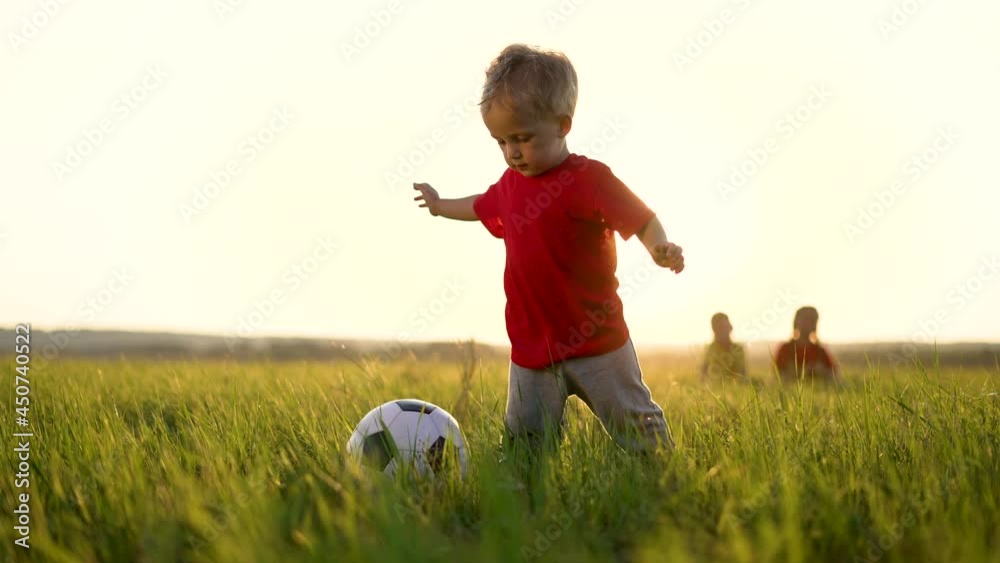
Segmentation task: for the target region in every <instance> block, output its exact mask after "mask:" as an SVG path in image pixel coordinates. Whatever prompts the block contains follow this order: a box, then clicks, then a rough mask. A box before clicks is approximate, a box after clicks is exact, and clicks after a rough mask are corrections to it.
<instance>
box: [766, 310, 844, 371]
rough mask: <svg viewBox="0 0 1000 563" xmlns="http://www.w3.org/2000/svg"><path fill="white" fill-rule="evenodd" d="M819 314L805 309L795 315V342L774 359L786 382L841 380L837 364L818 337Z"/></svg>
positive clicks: (793, 326)
mask: <svg viewBox="0 0 1000 563" xmlns="http://www.w3.org/2000/svg"><path fill="white" fill-rule="evenodd" d="M818 324H819V312H818V311H817V310H816V308H815V307H802V308H801V309H799V310H798V311H795V320H794V321H793V323H792V329H793V330H792V339H791V340H789V341H788V342H785V343H784V344H782V345H781V346H780V347H778V352H777V354H775V357H774V364H775V367H777V368H778V373H779V374H780V375H781V379H783V380H784V381H796V380H798V379H800V378H803V379H820V380H826V381H836V380H837V379H838V378H839V374H838V367H837V363H836V362H835V361H834V360H833V356H831V355H830V353H829V352H828V351H827V350H826V348H824V347H823V346H822V345H821V344H820V343H819V339H818V338H817V336H816V326H817V325H818Z"/></svg>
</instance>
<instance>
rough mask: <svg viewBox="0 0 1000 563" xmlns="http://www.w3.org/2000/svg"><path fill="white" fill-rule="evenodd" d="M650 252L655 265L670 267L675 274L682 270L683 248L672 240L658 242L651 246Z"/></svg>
mask: <svg viewBox="0 0 1000 563" xmlns="http://www.w3.org/2000/svg"><path fill="white" fill-rule="evenodd" d="M651 250H652V252H650V254H652V255H653V261H654V262H656V265H657V266H660V267H663V268H670V269H671V270H672V271H673V272H674V273H675V274H679V273H681V272H682V271H684V249H682V248H681V247H679V246H677V245H676V244H674V243H672V242H666V243H659V244H656V245H654V246H653V248H652V249H651Z"/></svg>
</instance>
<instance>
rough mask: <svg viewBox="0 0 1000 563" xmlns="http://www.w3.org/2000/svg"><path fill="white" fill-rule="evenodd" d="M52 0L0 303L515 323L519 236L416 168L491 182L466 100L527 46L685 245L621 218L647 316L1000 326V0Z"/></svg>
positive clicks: (457, 185)
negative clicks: (461, 215)
mask: <svg viewBox="0 0 1000 563" xmlns="http://www.w3.org/2000/svg"><path fill="white" fill-rule="evenodd" d="M230 4H236V5H235V6H231V5H230ZM45 6H48V4H46V3H45V2H36V1H31V0H9V1H7V2H4V3H3V6H2V8H0V14H2V16H3V17H2V18H0V21H2V27H0V31H2V32H3V34H4V43H3V45H2V47H0V76H2V81H0V108H2V112H0V144H2V150H0V268H2V276H0V326H10V325H13V324H15V323H20V322H31V323H33V324H34V326H35V327H36V328H38V329H60V328H67V327H81V328H94V329H99V328H114V329H143V330H167V331H178V332H205V333H214V334H234V333H237V332H242V333H243V334H254V335H310V336H319V335H322V336H330V337H361V338H401V339H403V340H436V339H454V338H477V339H479V340H483V341H487V342H492V343H506V342H507V340H506V332H505V328H504V317H503V309H504V295H503V282H502V273H503V267H504V249H503V244H502V242H501V241H499V240H497V239H494V238H493V237H492V236H490V235H489V234H488V233H487V231H486V230H485V229H484V228H483V227H482V226H481V225H480V224H478V223H460V222H453V221H448V220H446V219H441V218H432V217H430V216H429V215H428V214H427V213H426V211H425V210H421V209H418V208H417V207H416V204H415V203H414V202H413V201H412V197H413V191H412V189H411V187H410V184H411V183H412V182H414V181H420V182H428V183H430V184H431V185H433V186H434V187H436V188H437V189H438V191H439V192H440V193H441V194H442V196H443V197H461V196H466V195H470V194H474V193H479V192H482V191H484V190H485V189H486V188H487V187H488V186H489V185H490V184H492V183H493V182H495V181H496V180H497V178H499V176H500V175H501V173H502V172H503V170H504V162H503V159H502V157H501V154H500V151H499V149H498V148H497V146H496V144H495V142H494V141H493V140H492V139H491V138H490V136H489V134H488V132H487V131H486V128H485V127H484V125H483V123H482V120H481V119H480V117H479V113H478V108H477V107H476V105H475V104H476V102H477V101H478V95H479V88H480V87H481V84H482V80H483V72H484V70H485V68H486V66H487V65H488V64H489V62H490V60H491V59H492V58H493V57H494V56H495V55H496V54H497V53H499V51H500V50H501V49H503V47H504V46H506V45H507V44H509V43H514V42H524V43H529V44H535V45H541V46H543V47H546V48H552V49H558V50H561V51H563V52H565V53H566V54H567V56H569V58H570V60H571V61H572V62H573V64H574V66H575V68H576V71H577V74H578V76H579V84H580V88H579V92H580V97H579V102H578V104H577V110H576V116H575V119H574V126H573V130H572V132H571V133H570V135H569V147H570V150H571V151H572V152H576V153H579V154H584V155H587V156H589V157H591V158H596V159H599V160H601V161H603V162H605V163H606V164H608V165H609V166H610V167H611V169H612V170H613V171H614V172H615V173H616V175H617V176H618V177H619V178H621V179H622V180H623V181H625V182H626V184H627V185H629V186H630V188H631V189H632V190H633V191H634V192H635V193H636V194H638V195H639V196H640V197H641V198H642V199H643V200H644V201H645V202H646V203H647V204H648V205H649V206H650V207H651V208H652V209H653V210H654V211H656V212H657V214H658V216H659V217H660V219H661V221H662V222H663V224H664V225H665V226H666V229H667V234H668V236H669V237H670V238H671V239H672V240H673V241H674V242H676V243H677V244H680V245H681V246H682V247H683V248H684V253H685V259H686V264H687V268H686V270H685V271H684V272H683V273H682V274H680V275H674V274H672V273H670V272H667V271H663V270H655V267H654V266H653V265H652V262H651V260H650V259H649V257H648V255H647V254H646V252H645V250H644V249H643V248H642V247H641V245H640V244H639V242H638V241H637V240H630V241H627V242H621V241H620V240H619V278H620V279H621V280H622V285H623V287H626V286H627V287H630V288H631V290H630V291H629V292H628V293H629V294H628V297H624V295H623V299H624V302H625V315H626V320H627V321H628V324H629V327H630V329H631V331H632V335H633V339H634V340H635V341H636V343H637V344H640V345H654V344H681V343H693V342H703V341H706V340H707V339H709V338H710V330H709V318H710V316H711V315H712V314H713V313H715V312H716V311H724V312H726V313H728V314H729V315H730V318H731V319H732V322H733V325H734V326H735V327H736V330H735V334H734V336H735V337H736V338H737V339H741V340H750V341H753V340H757V339H768V340H770V339H781V338H786V337H788V336H789V334H790V332H791V322H792V315H793V311H794V309H795V308H796V307H798V306H802V305H814V306H816V307H817V308H818V309H819V311H820V326H819V332H820V337H821V338H822V339H823V340H826V341H834V342H837V341H865V340H910V339H915V340H917V341H923V340H928V339H931V338H934V339H937V340H938V341H941V342H946V341H959V340H988V341H998V340H1000V320H998V318H997V317H998V313H1000V265H998V263H997V259H998V258H1000V226H998V225H1000V221H998V219H997V213H998V210H1000V183H998V181H997V170H996V167H997V165H998V164H1000V158H998V153H1000V137H998V134H997V131H998V130H1000V35H998V34H997V33H996V22H997V21H1000V4H998V3H996V2H993V1H988V0H970V1H968V2H961V3H956V2H952V3H948V2H941V1H935V0H928V1H926V2H924V3H922V4H921V3H918V2H917V1H916V0H907V1H906V2H904V1H903V0H895V1H890V0H877V1H872V0H845V1H842V2H835V3H834V2H822V3H820V2H808V3H807V2H798V1H793V0H761V1H759V2H758V1H754V0H749V1H748V0H739V1H732V0H729V1H719V2H713V3H692V4H691V5H686V4H684V3H662V2H609V1H607V0H603V1H602V0H576V1H575V2H574V1H572V0H562V2H559V1H556V0H552V1H548V2H529V1H527V0H525V1H509V2H504V3H501V4H488V5H487V4H484V3H478V2H458V1H457V0H449V1H434V2H432V1H430V0H413V1H406V0H401V1H393V2H388V1H364V2H351V3H349V4H348V3H347V2H336V3H333V2H330V3H328V2H318V1H313V2H281V3H278V2H263V1H261V0H244V1H242V2H239V1H238V0H231V1H227V0H203V1H200V2H185V3H165V2H156V3H137V2H126V1H107V0H103V1H97V2H69V3H68V4H67V5H65V6H64V5H61V4H58V3H57V2H55V1H54V0H53V5H52V6H48V9H49V11H50V12H52V13H51V14H47V13H46V12H45V11H44V10H45ZM486 6H489V8H487V7H486ZM880 21H881V22H882V23H880ZM102 127H103V128H104V131H102V130H101V129H102ZM420 151H422V153H421V152H420ZM423 153H426V154H423ZM764 156H766V159H767V160H766V161H763V158H764ZM754 157H756V159H757V160H758V161H763V164H760V165H758V164H757V163H755V162H754V161H753V160H752V159H753V158H754ZM407 159H409V160H410V163H409V164H406V165H404V164H402V163H403V162H405V161H406V160H407ZM914 159H916V160H914ZM740 167H743V169H744V170H745V171H746V172H747V173H748V177H746V178H745V179H743V178H739V177H736V178H733V175H734V169H739V168H740ZM227 168H228V170H227ZM393 175H396V176H398V179H399V180H401V181H397V180H396V179H395V177H394V176H393ZM213 178H215V179H216V180H217V182H218V184H222V186H220V187H218V188H216V187H215V186H207V185H208V184H209V183H210V182H213ZM723 183H725V184H726V185H725V186H724V185H723ZM893 189H895V190H896V193H893V191H892V190H893ZM880 199H881V200H880ZM860 208H865V209H868V210H869V213H871V215H873V216H866V217H859V214H860V212H859V209H860ZM991 261H992V262H991ZM991 263H992V264H993V265H992V266H990V264H991ZM995 270H996V271H995ZM255 311H256V312H255ZM935 317H937V318H935ZM241 323H243V324H242V325H241ZM241 326H242V331H241V330H240V329H241ZM922 335H923V336H922Z"/></svg>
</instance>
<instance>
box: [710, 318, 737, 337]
mask: <svg viewBox="0 0 1000 563" xmlns="http://www.w3.org/2000/svg"><path fill="white" fill-rule="evenodd" d="M712 332H714V333H715V338H716V340H721V339H724V338H728V337H729V335H730V334H732V332H733V325H731V324H729V318H728V317H722V318H719V319H717V320H715V321H713V322H712Z"/></svg>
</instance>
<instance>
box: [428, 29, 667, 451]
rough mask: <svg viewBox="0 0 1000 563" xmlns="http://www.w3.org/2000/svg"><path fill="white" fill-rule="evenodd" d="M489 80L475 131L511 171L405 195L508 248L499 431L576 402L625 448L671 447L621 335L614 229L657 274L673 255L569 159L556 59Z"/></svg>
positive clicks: (567, 100)
mask: <svg viewBox="0 0 1000 563" xmlns="http://www.w3.org/2000/svg"><path fill="white" fill-rule="evenodd" d="M486 75H487V76H486V84H485V86H484V87H483V96H482V101H481V103H480V105H481V112H482V116H483V122H484V123H485V125H486V128H487V129H488V130H489V132H490V135H492V137H493V138H494V139H496V141H497V144H498V145H499V147H500V151H501V153H502V154H503V157H504V162H505V163H506V165H507V169H506V170H505V171H504V173H503V174H502V175H501V177H500V179H499V180H498V181H497V182H496V183H495V184H493V185H492V186H490V187H489V189H487V190H486V191H485V192H484V193H481V194H476V195H471V196H468V197H464V198H459V199H442V198H441V197H440V196H439V195H438V193H437V191H435V190H434V188H432V187H431V186H430V185H428V184H421V183H417V184H414V189H416V190H418V191H419V192H420V195H418V196H416V197H415V198H414V199H415V200H417V201H420V202H421V205H420V207H426V208H427V209H428V210H429V211H430V213H431V215H434V216H442V217H447V218H450V219H457V220H463V221H476V220H478V221H481V222H482V224H483V225H484V226H485V227H486V229H487V230H488V231H489V232H490V234H492V235H493V236H494V237H496V238H499V239H503V241H504V245H505V246H506V250H507V259H506V269H505V271H504V291H505V293H506V295H507V307H506V315H505V316H506V321H507V334H508V336H509V337H510V342H511V364H510V377H509V390H508V398H507V412H506V426H507V428H506V430H507V434H508V436H509V437H513V438H516V437H531V438H535V439H537V438H541V437H545V436H551V435H553V433H552V431H553V430H554V431H555V432H556V433H558V429H559V428H560V425H561V424H560V423H561V420H562V416H563V407H564V405H565V402H566V399H567V397H568V396H569V395H572V394H575V395H577V396H579V397H580V398H581V399H582V400H583V401H584V402H585V403H586V404H587V405H588V406H589V407H590V408H591V410H593V411H594V413H595V414H596V415H597V416H598V417H599V418H600V420H601V422H602V423H603V424H604V427H605V428H606V429H607V430H608V432H609V433H610V434H611V435H612V436H613V437H614V438H615V440H616V441H617V443H618V444H619V445H621V446H622V447H624V448H626V449H629V450H641V451H652V450H654V449H656V448H657V447H658V446H660V445H663V446H666V447H672V446H673V441H672V439H671V437H670V431H669V428H668V427H667V424H666V420H665V419H664V416H663V411H662V409H661V408H660V407H659V405H657V404H656V403H655V402H654V401H653V400H652V397H651V396H650V393H649V389H648V388H647V387H646V385H645V383H643V381H642V372H641V370H640V369H639V364H638V360H637V358H636V354H635V350H634V348H633V346H632V342H631V339H630V337H629V332H628V327H626V326H625V319H624V316H623V314H622V302H621V299H620V298H619V297H618V294H617V291H616V290H617V288H618V280H617V278H616V277H615V269H616V267H617V254H616V250H615V236H614V233H615V232H617V233H618V234H619V235H621V237H622V238H623V239H626V240H627V239H629V238H631V237H632V236H633V235H637V236H638V238H639V240H640V241H641V242H642V243H643V245H644V246H645V247H646V249H647V250H648V251H649V253H650V255H651V256H652V258H653V260H654V262H655V263H656V264H657V265H659V266H661V267H664V268H670V269H671V270H673V271H674V272H678V273H679V272H680V271H681V270H683V269H684V257H683V254H682V250H681V248H680V247H679V246H677V245H675V244H673V243H671V242H669V241H668V240H667V237H666V233H665V232H664V230H663V226H662V225H661V224H660V221H659V220H658V219H657V218H656V215H655V214H654V213H653V212H652V211H651V210H650V209H649V208H648V207H646V205H645V204H643V202H642V201H641V200H640V199H639V198H638V197H636V195H635V194H633V193H632V192H631V191H630V190H629V188H628V187H627V186H625V184H624V183H622V182H621V180H619V179H618V178H616V177H615V175H614V174H613V173H612V172H611V170H610V169H609V168H608V167H607V166H606V165H604V164H603V163H601V162H598V161H596V160H592V159H589V158H587V157H585V156H580V155H576V154H572V153H570V152H569V149H568V148H567V146H566V135H567V134H569V132H570V129H571V127H572V124H573V114H574V110H575V107H576V98H577V81H576V72H575V71H574V70H573V66H572V64H570V62H569V60H568V59H567V58H566V57H565V55H563V54H561V53H558V52H552V51H542V50H538V49H535V48H531V47H527V46H525V45H511V46H509V47H507V48H506V49H504V50H503V52H502V53H500V55H499V56H498V57H497V58H496V59H495V60H494V61H493V62H492V64H491V65H490V67H489V69H488V70H487V72H486ZM533 441H537V440H533Z"/></svg>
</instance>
